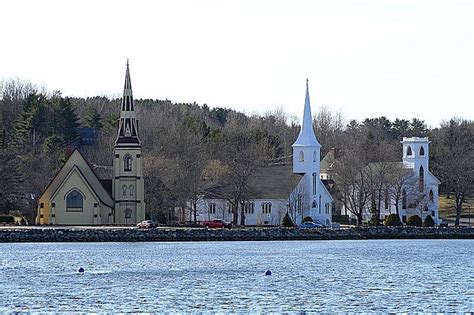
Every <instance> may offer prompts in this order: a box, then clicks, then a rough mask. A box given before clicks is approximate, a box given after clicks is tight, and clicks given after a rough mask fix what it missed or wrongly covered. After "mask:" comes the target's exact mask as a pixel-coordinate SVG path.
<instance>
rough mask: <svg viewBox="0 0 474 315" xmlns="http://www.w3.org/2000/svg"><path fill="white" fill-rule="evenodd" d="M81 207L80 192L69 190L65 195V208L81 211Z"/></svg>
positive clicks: (82, 205) (81, 198)
mask: <svg viewBox="0 0 474 315" xmlns="http://www.w3.org/2000/svg"><path fill="white" fill-rule="evenodd" d="M83 207H84V197H83V196H82V194H81V193H80V192H79V191H77V190H73V191H71V192H70V193H69V194H68V195H67V197H66V208H67V209H66V210H67V211H76V212H81V211H83Z"/></svg>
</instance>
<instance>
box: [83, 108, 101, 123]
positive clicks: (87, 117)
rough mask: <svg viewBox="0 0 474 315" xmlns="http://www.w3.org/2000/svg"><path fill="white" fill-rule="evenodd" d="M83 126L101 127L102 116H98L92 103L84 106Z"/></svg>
mask: <svg viewBox="0 0 474 315" xmlns="http://www.w3.org/2000/svg"><path fill="white" fill-rule="evenodd" d="M84 126H85V127H88V128H102V117H100V114H99V112H98V111H97V110H96V109H95V107H93V106H92V105H89V106H87V107H86V110H85V113H84Z"/></svg>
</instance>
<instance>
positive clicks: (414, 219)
mask: <svg viewBox="0 0 474 315" xmlns="http://www.w3.org/2000/svg"><path fill="white" fill-rule="evenodd" d="M422 223H423V222H422V221H421V218H420V216H419V215H416V214H415V215H412V216H411V217H409V218H408V220H407V225H409V226H421V224H422Z"/></svg>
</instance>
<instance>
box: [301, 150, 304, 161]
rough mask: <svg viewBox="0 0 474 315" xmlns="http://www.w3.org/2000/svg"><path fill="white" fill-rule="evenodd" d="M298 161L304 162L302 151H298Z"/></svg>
mask: <svg viewBox="0 0 474 315" xmlns="http://www.w3.org/2000/svg"><path fill="white" fill-rule="evenodd" d="M300 162H304V153H303V151H300Z"/></svg>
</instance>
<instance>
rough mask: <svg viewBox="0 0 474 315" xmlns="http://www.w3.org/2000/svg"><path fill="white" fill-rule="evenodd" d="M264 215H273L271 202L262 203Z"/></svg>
mask: <svg viewBox="0 0 474 315" xmlns="http://www.w3.org/2000/svg"><path fill="white" fill-rule="evenodd" d="M262 213H272V203H271V202H264V203H262Z"/></svg>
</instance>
